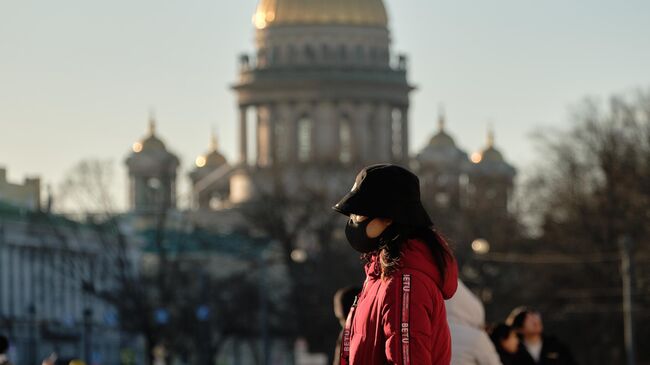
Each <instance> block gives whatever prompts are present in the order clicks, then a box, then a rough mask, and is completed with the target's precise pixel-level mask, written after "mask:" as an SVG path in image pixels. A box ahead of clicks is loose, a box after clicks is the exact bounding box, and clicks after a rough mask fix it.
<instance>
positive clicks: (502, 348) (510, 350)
mask: <svg viewBox="0 0 650 365" xmlns="http://www.w3.org/2000/svg"><path fill="white" fill-rule="evenodd" d="M489 333H490V339H491V340H492V343H493V344H494V347H495V348H496V350H497V353H498V354H499V358H500V359H501V363H502V364H503V365H517V361H516V360H517V359H516V356H517V352H518V351H519V337H518V336H517V332H516V331H515V329H514V328H512V327H510V326H508V325H507V324H505V323H499V324H497V325H495V326H493V327H492V328H490V330H489Z"/></svg>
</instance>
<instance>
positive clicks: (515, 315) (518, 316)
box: [506, 306, 539, 330]
mask: <svg viewBox="0 0 650 365" xmlns="http://www.w3.org/2000/svg"><path fill="white" fill-rule="evenodd" d="M531 313H539V312H538V311H537V310H535V309H533V308H530V307H525V306H521V307H517V308H515V309H513V310H512V312H510V315H509V316H508V319H506V323H507V324H509V325H510V326H512V328H514V329H515V330H519V329H521V328H522V327H523V326H524V321H526V316H528V315H529V314H531Z"/></svg>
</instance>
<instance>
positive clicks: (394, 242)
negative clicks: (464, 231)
mask: <svg viewBox="0 0 650 365" xmlns="http://www.w3.org/2000/svg"><path fill="white" fill-rule="evenodd" d="M409 239H419V240H421V241H422V242H424V243H425V244H426V245H427V246H428V247H429V249H430V250H431V254H432V255H433V261H434V262H435V264H436V267H437V268H438V271H439V273H440V277H441V278H443V279H444V278H445V273H446V272H447V265H448V263H449V262H450V261H451V260H450V259H451V249H450V248H449V245H448V244H447V241H446V240H445V239H444V238H443V237H442V235H441V234H440V233H438V231H436V230H435V229H433V228H430V227H412V226H407V225H403V224H399V223H393V224H391V225H390V226H388V227H387V228H386V231H385V232H384V233H382V235H381V238H380V240H379V247H380V249H379V263H380V265H381V276H382V278H386V277H389V276H390V275H391V274H392V273H393V272H395V271H396V270H397V269H398V268H399V261H400V247H401V245H402V244H403V243H405V242H406V241H407V240H409ZM370 255H372V254H368V255H365V256H366V257H365V258H366V259H368V258H369V256H370Z"/></svg>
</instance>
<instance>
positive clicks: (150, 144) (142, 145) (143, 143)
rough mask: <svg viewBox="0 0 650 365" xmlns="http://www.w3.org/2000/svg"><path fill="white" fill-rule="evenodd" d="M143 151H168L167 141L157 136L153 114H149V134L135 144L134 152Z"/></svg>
mask: <svg viewBox="0 0 650 365" xmlns="http://www.w3.org/2000/svg"><path fill="white" fill-rule="evenodd" d="M143 151H163V152H166V151H167V148H166V147H165V143H164V142H163V141H161V140H160V138H158V136H156V120H155V118H154V117H153V114H152V115H150V116H149V135H147V136H146V137H145V138H143V139H142V140H140V141H139V142H136V143H134V144H133V152H135V153H140V152H143Z"/></svg>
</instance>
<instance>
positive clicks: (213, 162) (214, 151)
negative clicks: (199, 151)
mask: <svg viewBox="0 0 650 365" xmlns="http://www.w3.org/2000/svg"><path fill="white" fill-rule="evenodd" d="M195 164H196V167H197V168H198V169H203V168H208V169H211V170H212V169H216V168H218V167H221V166H223V165H226V164H228V161H227V160H226V157H225V156H224V155H222V154H221V152H219V149H218V144H217V136H216V135H215V134H214V132H213V133H212V138H211V140H210V150H209V151H208V153H206V154H205V155H201V156H199V157H197V158H196V162H195Z"/></svg>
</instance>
